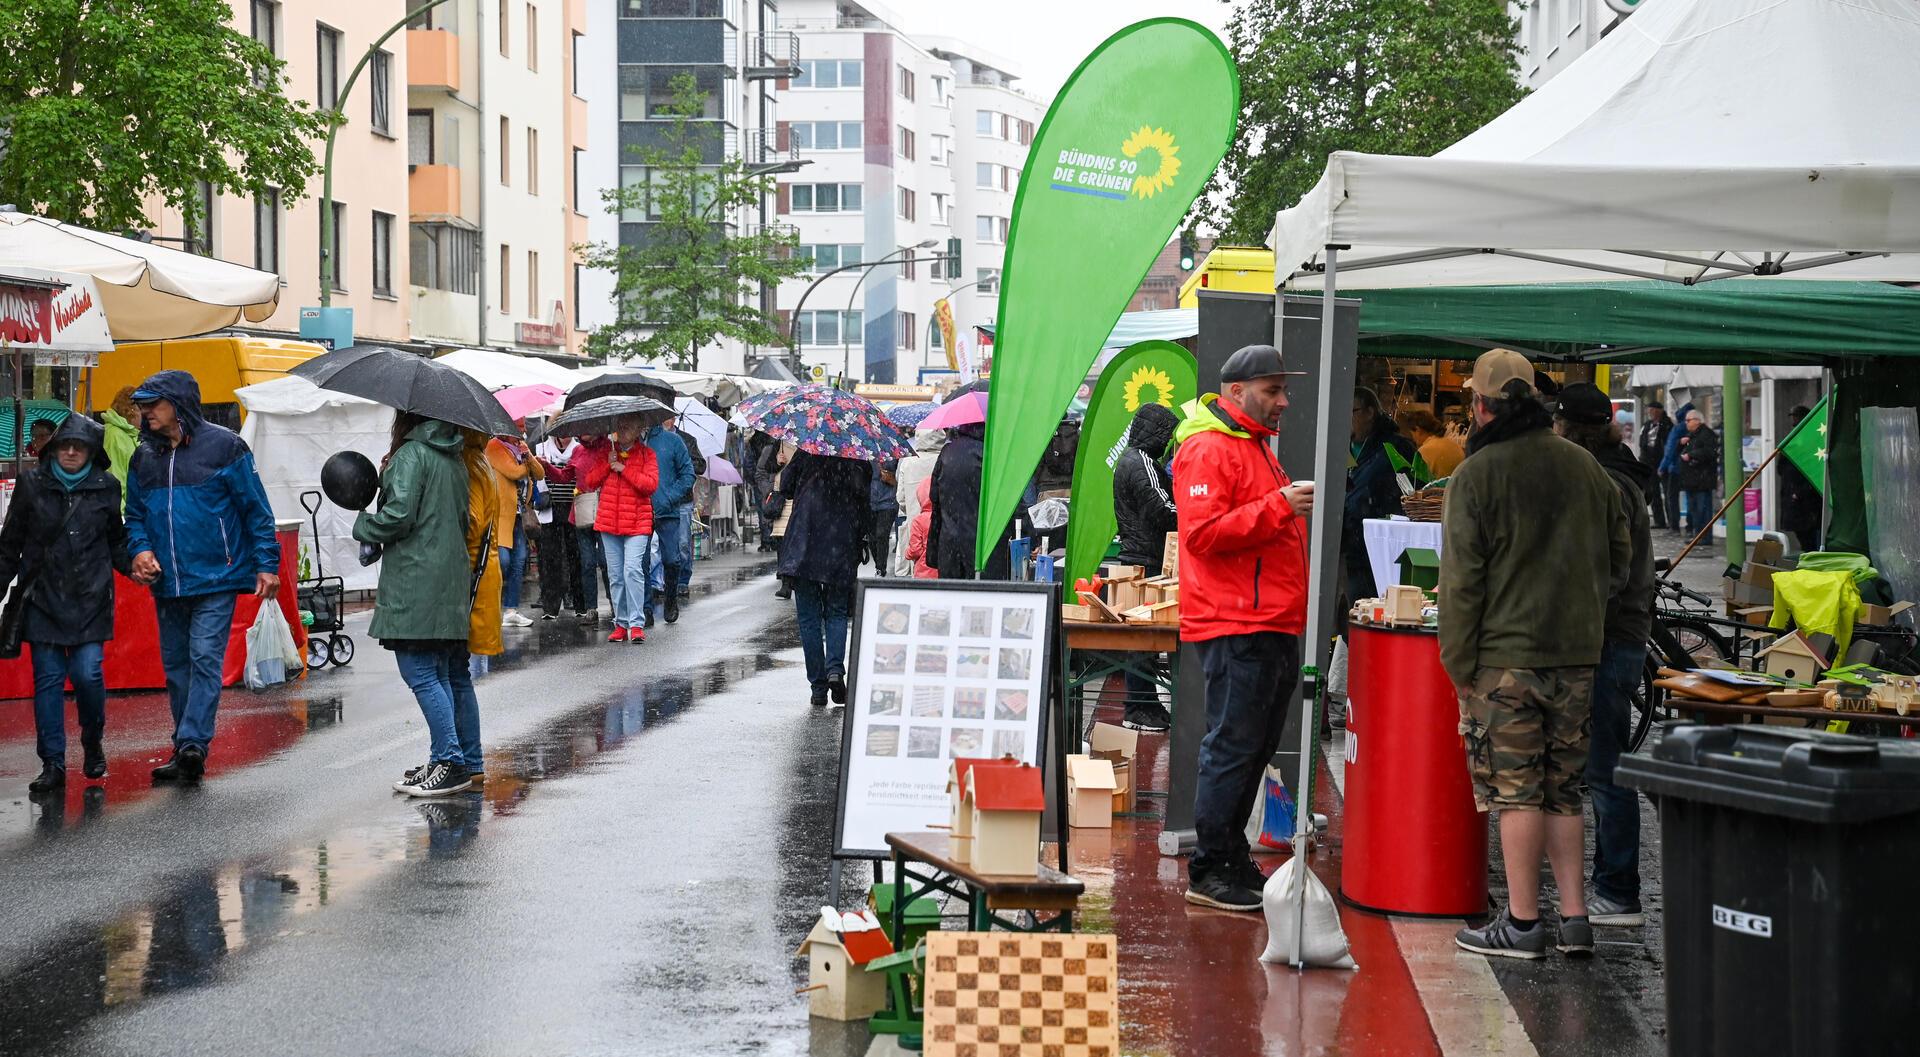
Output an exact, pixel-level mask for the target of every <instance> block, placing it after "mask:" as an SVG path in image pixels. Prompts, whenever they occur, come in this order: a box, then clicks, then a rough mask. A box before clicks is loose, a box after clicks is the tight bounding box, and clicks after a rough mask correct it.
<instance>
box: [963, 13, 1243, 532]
mask: <svg viewBox="0 0 1920 1057" xmlns="http://www.w3.org/2000/svg"><path fill="white" fill-rule="evenodd" d="M1239 112H1240V78H1239V74H1238V73H1237V71H1235V69H1234V65H1233V58H1232V56H1230V55H1229V54H1228V53H1227V49H1226V46H1225V45H1223V44H1221V43H1220V39H1219V38H1218V37H1215V36H1214V35H1213V34H1212V33H1209V32H1208V31H1207V30H1206V29H1205V28H1204V27H1202V26H1200V25H1198V24H1197V23H1193V22H1189V21H1187V20H1185V19H1179V18H1157V19H1149V20H1148V21H1145V22H1139V23H1135V24H1134V25H1131V26H1128V27H1127V28H1126V29H1123V30H1121V31H1120V32H1118V33H1116V34H1114V35H1113V36H1112V37H1109V38H1108V39H1107V40H1106V42H1105V43H1103V44H1101V45H1100V46H1099V47H1098V48H1095V49H1094V51H1093V54H1092V55H1089V56H1087V58H1086V61H1084V62H1082V63H1081V64H1080V68H1079V69H1078V70H1075V71H1074V74H1073V76H1072V77H1071V78H1070V79H1068V81H1067V84H1066V87H1065V88H1062V89H1061V90H1060V94H1059V95H1058V96H1057V97H1056V98H1055V99H1054V102H1053V107H1052V108H1051V109H1050V110H1048V111H1047V118H1046V120H1045V121H1043V122H1041V124H1040V132H1039V135H1038V136H1036V137H1035V138H1034V141H1033V150H1032V152H1031V153H1029V154H1028V155H1027V167H1026V171H1025V172H1024V173H1022V174H1021V177H1020V192H1019V195H1018V196H1017V197H1016V198H1015V199H1014V203H1013V228H1012V231H1011V233H1010V234H1009V235H1008V237H1007V254H1006V263H1005V264H1004V265H1003V266H1002V267H1003V270H1002V273H1001V284H1000V306H999V316H998V318H999V323H1000V325H999V327H998V329H997V330H996V331H995V334H994V354H993V404H992V409H991V411H990V413H989V414H988V416H987V439H986V453H985V456H984V464H985V465H984V467H983V469H982V475H981V486H980V536H979V539H978V540H977V541H976V544H975V551H976V554H977V559H976V560H977V561H978V563H979V564H980V566H982V567H984V566H985V565H986V563H987V557H988V555H989V554H991V553H992V550H993V545H994V544H995V543H996V542H998V540H999V532H1000V530H1001V529H1002V528H1003V527H1004V526H1005V525H1006V524H1007V522H1008V520H1009V519H1010V518H1011V517H1012V516H1013V512H1014V508H1015V507H1016V505H1017V504H1018V503H1019V501H1020V495H1021V493H1022V492H1023V491H1024V490H1025V489H1026V486H1027V481H1028V479H1029V478H1030V477H1032V475H1033V469H1034V467H1035V466H1036V465H1038V464H1039V462H1040V456H1041V454H1042V453H1043V452H1044V451H1045V450H1046V446H1047V442H1048V441H1049V440H1050V439H1051V438H1052V437H1053V432H1054V427H1055V425H1057V424H1058V423H1059V421H1060V416H1061V414H1062V413H1063V412H1064V411H1065V410H1066V407H1067V401H1068V400H1069V399H1071V398H1072V396H1073V393H1074V390H1075V389H1077V388H1079V386H1080V383H1081V382H1082V381H1084V380H1085V378H1086V375H1087V369H1088V368H1089V367H1091V366H1092V365H1093V359H1094V357H1095V356H1097V355H1099V353H1100V347H1101V345H1102V344H1104V343H1105V341H1106V339H1107V335H1108V334H1109V333H1111V332H1112V330H1113V324H1114V321H1115V320H1117V319H1119V318H1120V313H1121V312H1122V311H1124V310H1125V309H1126V306H1127V301H1128V300H1129V299H1131V298H1132V297H1133V293H1134V291H1135V289H1137V288H1138V287H1139V285H1140V280H1141V279H1142V278H1144V277H1145V276H1146V274H1147V269H1148V268H1149V267H1151V266H1152V264H1153V260H1154V258H1155V257H1156V256H1158V255H1159V253H1160V251H1161V250H1162V249H1165V248H1166V245H1167V240H1168V239H1169V238H1171V237H1172V235H1173V232H1174V229H1175V228H1176V227H1178V226H1179V224H1180V222H1181V220H1183V219H1185V217H1186V215H1187V209H1188V207H1190V206H1191V205H1192V204H1193V200H1194V199H1195V198H1197V197H1199V195H1200V192H1201V191H1202V190H1203V189H1204V188H1205V187H1206V185H1207V181H1208V180H1209V179H1211V178H1212V176H1213V170H1214V168H1215V167H1216V166H1218V165H1219V164H1220V159H1221V158H1222V157H1223V156H1224V155H1225V154H1226V151H1227V147H1228V146H1229V145H1230V144H1231V143H1232V142H1233V134H1234V126H1235V122H1236V120H1237V119H1238V116H1239Z"/></svg>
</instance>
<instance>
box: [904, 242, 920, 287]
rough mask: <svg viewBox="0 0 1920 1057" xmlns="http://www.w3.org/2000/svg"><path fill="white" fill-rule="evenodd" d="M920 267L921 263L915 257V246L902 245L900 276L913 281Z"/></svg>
mask: <svg viewBox="0 0 1920 1057" xmlns="http://www.w3.org/2000/svg"><path fill="white" fill-rule="evenodd" d="M919 269H920V263H919V262H918V261H916V260H914V259H913V247H912V246H902V247H900V278H902V279H905V280H906V281H908V282H912V281H913V279H914V276H915V275H916V274H917V273H918V272H919Z"/></svg>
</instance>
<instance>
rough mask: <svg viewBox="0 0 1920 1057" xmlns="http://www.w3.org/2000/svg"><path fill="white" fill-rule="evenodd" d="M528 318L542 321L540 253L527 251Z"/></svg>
mask: <svg viewBox="0 0 1920 1057" xmlns="http://www.w3.org/2000/svg"><path fill="white" fill-rule="evenodd" d="M527 317H528V318H530V319H536V320H537V319H542V318H544V317H543V316H541V315H540V252H539V251H538V250H528V251H527Z"/></svg>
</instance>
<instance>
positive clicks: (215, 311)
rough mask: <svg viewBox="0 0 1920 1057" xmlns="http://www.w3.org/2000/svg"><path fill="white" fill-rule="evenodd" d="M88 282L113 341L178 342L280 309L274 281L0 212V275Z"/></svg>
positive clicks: (262, 274) (220, 263) (176, 252)
mask: <svg viewBox="0 0 1920 1057" xmlns="http://www.w3.org/2000/svg"><path fill="white" fill-rule="evenodd" d="M22 267H25V268H52V269H56V270H58V271H63V272H78V273H80V274H82V275H87V276H91V277H92V278H93V280H94V281H95V283H96V284H98V286H99V290H100V300H101V306H102V307H103V308H104V309H105V310H106V313H107V325H108V326H109V327H111V328H112V330H113V336H114V338H115V340H118V341H159V340H163V339H167V338H184V337H190V336H192V335H195V334H205V333H207V332H209V331H214V330H219V329H220V328H222V327H231V326H234V325H236V324H238V323H242V322H253V323H258V322H261V321H263V320H265V319H267V318H268V317H269V316H272V315H273V312H274V309H275V308H277V307H278V306H279V304H280V277H279V276H278V275H275V274H274V273H272V272H262V271H256V270H254V269H252V268H245V267H242V266H240V265H238V264H229V263H227V262H226V261H222V260H217V259H215V258H213V257H202V256H200V255H199V254H197V253H187V252H184V251H182V250H176V249H172V248H169V247H166V246H155V245H153V244H152V243H147V242H140V241H137V240H135V239H129V238H122V237H120V236H119V235H108V234H105V233H103V232H99V231H90V230H88V229H86V228H83V227H76V226H74V225H72V224H63V223H61V222H60V221H58V220H52V219H49V218H47V217H40V216H34V215H32V214H30V213H15V212H0V270H13V269H16V268H22Z"/></svg>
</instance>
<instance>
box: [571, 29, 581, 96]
mask: <svg viewBox="0 0 1920 1057" xmlns="http://www.w3.org/2000/svg"><path fill="white" fill-rule="evenodd" d="M581 35H582V34H581V33H580V32H579V31H578V30H575V31H574V34H573V40H572V42H571V47H572V48H573V50H572V51H570V52H568V54H569V55H572V56H573V88H572V91H573V94H574V95H579V94H580V38H581Z"/></svg>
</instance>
